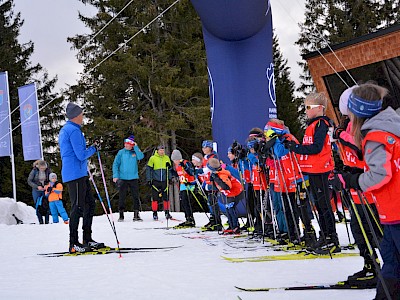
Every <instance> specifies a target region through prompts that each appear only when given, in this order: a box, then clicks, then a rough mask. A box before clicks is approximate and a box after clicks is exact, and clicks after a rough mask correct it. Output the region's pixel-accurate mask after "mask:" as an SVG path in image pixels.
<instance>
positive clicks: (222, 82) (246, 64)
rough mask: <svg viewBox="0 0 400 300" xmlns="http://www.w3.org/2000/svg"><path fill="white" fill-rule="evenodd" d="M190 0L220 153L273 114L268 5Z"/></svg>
mask: <svg viewBox="0 0 400 300" xmlns="http://www.w3.org/2000/svg"><path fill="white" fill-rule="evenodd" d="M191 2H192V4H193V6H194V8H195V9H196V11H197V13H198V15H199V16H200V19H201V22H202V25H203V36H204V43H205V47H206V53H207V65H208V76H209V91H210V100H211V122H212V133H213V138H214V140H215V141H217V143H218V148H219V152H220V154H222V153H226V151H227V149H228V146H230V145H231V144H232V142H233V140H235V139H236V140H238V141H239V142H241V143H243V142H244V141H245V140H246V139H247V137H248V134H249V131H250V129H251V128H253V127H261V128H264V125H265V123H266V122H267V121H268V120H269V119H270V118H276V115H277V113H276V102H275V85H274V68H273V55H272V14H271V7H270V3H269V1H268V0H251V1H249V0H191ZM220 156H221V158H225V156H224V155H220Z"/></svg>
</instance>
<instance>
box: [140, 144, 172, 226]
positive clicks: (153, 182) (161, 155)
mask: <svg viewBox="0 0 400 300" xmlns="http://www.w3.org/2000/svg"><path fill="white" fill-rule="evenodd" d="M171 167H172V165H171V160H170V158H169V156H168V155H165V147H164V146H163V145H160V146H158V147H157V151H155V153H154V154H153V156H151V157H150V159H149V162H148V163H147V167H146V180H147V184H148V185H149V186H150V187H151V198H152V200H151V208H152V210H153V219H154V220H158V215H157V211H158V201H163V204H164V211H165V218H167V219H171V218H172V216H171V215H170V213H169V199H168V184H169V182H170V180H171V178H172V172H171Z"/></svg>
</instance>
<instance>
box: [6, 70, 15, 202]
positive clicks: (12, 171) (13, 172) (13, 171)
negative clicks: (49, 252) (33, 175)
mask: <svg viewBox="0 0 400 300" xmlns="http://www.w3.org/2000/svg"><path fill="white" fill-rule="evenodd" d="M5 74H6V86H7V97H8V112H9V116H8V121H9V126H10V133H9V134H10V152H11V153H10V161H11V174H12V182H13V197H14V200H15V201H17V185H16V183H15V163H14V146H13V139H12V122H11V108H10V102H11V98H10V88H9V85H8V72H7V71H5Z"/></svg>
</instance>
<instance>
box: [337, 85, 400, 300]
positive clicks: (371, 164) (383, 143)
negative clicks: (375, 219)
mask: <svg viewBox="0 0 400 300" xmlns="http://www.w3.org/2000/svg"><path fill="white" fill-rule="evenodd" d="M386 94H387V90H386V89H385V88H382V87H380V86H377V85H374V84H362V85H360V86H359V87H356V88H354V89H353V91H352V93H351V95H350V97H349V101H348V104H347V107H348V109H349V117H350V121H351V122H352V124H353V127H352V132H351V133H352V134H353V135H354V141H355V145H356V146H358V147H359V148H360V149H361V150H362V152H363V154H364V161H365V165H366V168H365V172H364V173H362V174H351V173H342V174H339V175H338V177H339V179H340V181H341V182H342V184H343V188H344V189H355V190H359V191H363V192H370V193H372V195H373V199H374V201H375V203H376V207H377V209H378V213H379V218H380V221H381V224H382V225H383V226H384V233H383V239H382V241H381V243H380V254H381V256H382V259H383V267H382V271H381V275H382V278H380V280H379V282H378V285H377V289H376V297H375V299H376V300H383V299H389V296H388V295H386V291H388V292H389V294H390V298H391V299H400V271H399V270H400V213H399V212H400V201H399V194H400V126H399V124H400V109H397V111H395V110H394V109H393V108H392V107H388V108H386V109H383V110H382V106H383V98H384V97H385V95H386ZM381 279H383V280H384V283H383V282H382V281H381ZM384 285H385V287H386V289H385V287H384ZM385 290H386V291H385Z"/></svg>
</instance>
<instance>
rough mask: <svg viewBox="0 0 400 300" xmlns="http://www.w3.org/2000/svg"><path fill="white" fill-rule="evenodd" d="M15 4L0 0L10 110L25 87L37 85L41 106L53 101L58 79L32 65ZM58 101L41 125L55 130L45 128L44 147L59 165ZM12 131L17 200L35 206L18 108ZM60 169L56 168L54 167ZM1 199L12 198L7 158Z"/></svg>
mask: <svg viewBox="0 0 400 300" xmlns="http://www.w3.org/2000/svg"><path fill="white" fill-rule="evenodd" d="M13 7H14V1H13V0H7V1H0V36H1V39H0V71H1V72H4V71H8V81H9V88H10V107H11V111H13V110H14V109H16V108H17V107H18V106H19V99H18V90H17V88H18V87H20V86H23V85H25V84H28V83H31V82H36V84H37V89H38V98H39V99H40V101H39V107H42V106H43V105H44V104H45V103H47V102H49V101H50V100H52V99H54V95H51V89H52V88H53V86H54V84H55V82H56V78H53V79H50V78H49V77H48V74H47V72H46V71H45V70H44V69H43V68H42V66H41V65H40V64H35V65H32V63H31V62H30V56H31V55H32V53H33V51H34V45H33V42H31V41H30V42H27V43H20V42H19V41H18V37H19V31H20V28H21V26H22V25H23V23H24V22H23V20H22V19H21V14H20V13H14V12H13ZM57 103H59V101H53V103H52V104H50V105H49V106H48V107H46V108H45V109H44V110H43V111H42V112H41V113H40V114H41V116H42V117H41V124H47V125H50V124H51V125H52V128H50V127H48V128H47V129H46V127H44V129H42V137H43V146H44V148H45V149H47V150H48V151H51V153H45V159H46V160H48V161H49V162H50V165H51V166H52V167H53V166H56V165H57V156H56V155H55V153H54V149H53V147H54V145H55V141H54V139H53V138H52V135H53V130H54V129H56V128H57V123H58V122H57V118H58V115H59V113H58V109H59V108H58V105H57ZM11 121H12V128H15V130H13V133H12V135H13V146H14V156H15V159H14V160H15V170H16V184H17V199H18V200H23V201H25V202H27V203H28V204H33V200H32V196H31V187H29V186H28V184H27V177H28V174H29V172H30V171H31V169H32V162H25V161H24V160H23V154H22V137H21V127H18V126H19V125H20V114H19V109H16V111H15V112H14V113H13V114H12V117H11ZM55 169H57V167H56V168H55ZM0 174H2V175H1V176H0V196H3V197H5V196H8V197H12V179H11V163H10V159H9V158H8V157H2V158H0Z"/></svg>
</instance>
